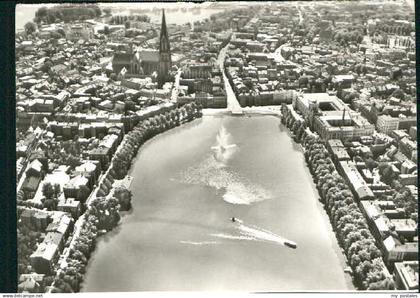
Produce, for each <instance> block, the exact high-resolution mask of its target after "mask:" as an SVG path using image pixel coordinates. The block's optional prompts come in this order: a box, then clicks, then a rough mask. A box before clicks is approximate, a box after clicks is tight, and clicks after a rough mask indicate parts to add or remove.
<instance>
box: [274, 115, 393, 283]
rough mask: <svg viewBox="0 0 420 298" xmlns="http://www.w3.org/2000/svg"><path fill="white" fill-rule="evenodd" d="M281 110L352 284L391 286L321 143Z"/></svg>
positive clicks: (361, 219) (350, 196)
mask: <svg viewBox="0 0 420 298" xmlns="http://www.w3.org/2000/svg"><path fill="white" fill-rule="evenodd" d="M282 112H283V114H282V122H283V123H284V124H285V125H286V126H287V127H288V128H289V129H290V130H291V131H292V132H293V133H294V134H295V140H296V141H297V142H300V143H301V144H302V146H303V148H304V149H305V158H306V161H307V163H308V166H309V169H310V171H311V173H312V175H313V178H314V181H315V183H316V185H317V188H318V191H319V194H320V196H321V199H322V202H323V203H324V207H325V209H326V211H327V213H328V216H329V218H330V222H331V225H332V227H333V229H334V231H335V233H336V235H337V239H338V242H339V244H340V246H341V247H342V248H343V249H344V252H345V254H346V256H347V261H348V264H349V265H350V267H351V268H352V270H353V273H354V283H355V285H356V286H357V287H358V288H360V289H362V290H365V289H367V290H392V289H394V281H393V279H392V276H391V275H390V274H389V273H388V271H387V269H386V267H385V264H384V262H383V260H382V254H381V251H380V250H379V249H378V247H377V246H376V244H375V238H374V237H373V236H372V234H371V232H370V231H369V227H368V224H367V222H366V219H365V217H364V216H363V214H362V212H361V211H360V209H359V207H358V205H357V203H356V201H355V198H354V196H353V194H352V192H351V191H350V188H349V186H348V185H347V183H346V181H345V180H344V179H343V177H341V175H340V174H339V173H338V171H337V169H336V167H335V165H334V162H333V161H332V159H331V156H330V153H329V152H328V151H327V149H326V147H325V144H324V142H323V141H322V140H321V139H320V138H319V137H318V136H317V135H315V134H313V133H311V132H310V130H309V128H307V127H306V124H305V122H304V121H295V120H294V118H293V117H292V115H291V111H290V110H289V109H286V108H284V109H283V110H282Z"/></svg>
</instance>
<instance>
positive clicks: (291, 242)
mask: <svg viewBox="0 0 420 298" xmlns="http://www.w3.org/2000/svg"><path fill="white" fill-rule="evenodd" d="M284 245H286V246H287V247H290V248H293V249H296V248H297V244H296V243H294V242H293V241H290V240H286V241H284Z"/></svg>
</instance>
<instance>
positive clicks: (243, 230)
mask: <svg viewBox="0 0 420 298" xmlns="http://www.w3.org/2000/svg"><path fill="white" fill-rule="evenodd" d="M236 222H237V225H236V230H237V231H238V232H239V233H238V234H236V235H235V234H210V235H211V236H213V237H218V238H224V239H231V240H247V241H260V242H267V243H275V244H280V245H284V246H288V247H292V248H296V243H294V242H293V241H290V240H287V239H285V238H283V237H281V236H279V235H277V234H275V233H273V232H270V231H268V230H265V229H262V228H259V227H256V226H247V225H244V224H243V222H242V221H241V220H239V219H236Z"/></svg>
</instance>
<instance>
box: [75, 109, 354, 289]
mask: <svg viewBox="0 0 420 298" xmlns="http://www.w3.org/2000/svg"><path fill="white" fill-rule="evenodd" d="M222 127H223V131H222V133H221V132H220V131H221V129H222ZM217 140H219V143H220V142H222V143H225V144H224V145H227V146H226V148H227V149H225V150H221V148H220V147H217V145H218V144H217ZM212 147H213V149H212ZM130 175H131V176H133V177H134V180H133V183H132V185H131V188H132V192H133V201H132V203H133V210H132V211H130V212H129V213H127V214H125V215H124V216H123V218H122V221H121V223H120V225H119V226H118V227H117V228H116V229H115V230H113V231H112V232H110V233H108V234H107V235H105V236H103V237H102V238H101V239H100V240H99V241H98V245H97V248H96V251H95V252H94V254H93V256H92V258H91V260H90V263H89V265H88V269H87V274H86V279H85V282H84V285H83V291H84V292H102V291H106V292H108V291H229V290H233V291H293V290H348V289H352V285H351V283H350V282H349V279H348V276H346V275H345V273H344V272H343V269H344V267H343V266H344V264H343V256H342V255H341V252H340V250H339V248H338V245H337V242H336V240H335V237H334V234H333V233H332V229H331V226H330V224H329V222H328V219H327V216H326V214H325V211H324V210H323V209H322V206H321V204H320V203H319V201H318V195H317V191H316V189H315V186H314V184H313V182H312V178H311V175H310V173H309V171H308V169H307V167H306V165H305V161H304V157H303V154H302V152H301V149H300V148H299V146H298V145H296V144H295V143H293V142H292V140H291V138H290V136H289V135H288V133H287V131H286V129H285V128H284V127H283V126H281V125H280V120H279V118H276V117H274V116H252V117H230V116H228V117H226V116H224V117H217V116H213V117H210V116H207V117H204V118H202V119H199V120H195V121H193V122H191V123H189V124H186V125H184V126H182V127H178V128H175V129H173V130H170V131H168V132H166V133H163V134H161V135H159V136H157V137H155V138H154V139H152V140H151V141H149V142H147V143H146V144H145V145H144V146H143V147H142V148H141V149H140V151H139V153H138V156H137V159H136V160H135V161H134V165H133V167H132V170H131V173H130ZM232 217H235V218H236V219H237V220H236V222H232V221H231V218H232ZM285 239H288V240H289V241H293V242H295V243H297V249H291V248H289V247H287V246H285V245H284V241H285Z"/></svg>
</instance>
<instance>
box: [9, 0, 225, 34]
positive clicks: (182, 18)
mask: <svg viewBox="0 0 420 298" xmlns="http://www.w3.org/2000/svg"><path fill="white" fill-rule="evenodd" d="M53 5H54V4H45V3H43V4H18V5H16V13H15V30H16V32H17V31H18V30H23V28H24V26H25V24H26V23H27V22H32V21H33V18H34V17H35V12H36V11H37V10H38V9H39V8H41V7H43V6H46V7H51V6H53ZM55 5H56V4H55ZM102 6H103V8H104V7H105V8H106V7H109V8H112V7H114V8H115V7H116V8H117V10H116V11H115V12H114V14H130V11H129V9H137V8H140V9H151V11H148V12H144V13H141V14H146V15H148V16H149V17H150V21H151V22H152V23H158V24H160V23H161V21H162V12H161V11H160V10H156V11H152V9H153V8H158V9H162V8H165V7H169V8H172V9H173V8H178V7H179V8H182V7H185V8H188V9H189V8H193V7H198V5H196V4H192V3H189V4H188V5H186V4H185V3H170V4H168V3H166V4H164V3H119V4H115V3H113V4H109V5H106V3H102ZM221 11H223V10H222V9H212V8H202V9H201V10H200V11H199V12H198V11H192V10H186V11H182V10H181V9H179V10H169V11H168V10H167V11H165V14H166V22H167V24H168V25H170V24H176V25H182V24H185V23H188V22H190V23H193V22H195V21H202V20H204V19H205V18H210V16H211V15H212V14H215V13H218V12H221Z"/></svg>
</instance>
